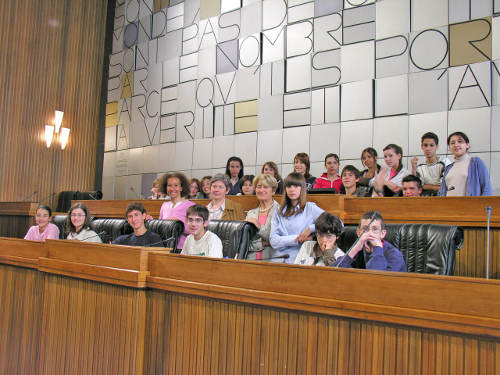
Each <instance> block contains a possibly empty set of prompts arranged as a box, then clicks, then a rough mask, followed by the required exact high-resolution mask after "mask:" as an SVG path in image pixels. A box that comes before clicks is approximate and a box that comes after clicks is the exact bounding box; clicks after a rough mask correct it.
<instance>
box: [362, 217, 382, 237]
mask: <svg viewBox="0 0 500 375" xmlns="http://www.w3.org/2000/svg"><path fill="white" fill-rule="evenodd" d="M370 221H371V220H370V219H364V220H361V227H360V228H358V230H357V232H358V237H359V236H360V235H361V233H363V231H364V230H365V228H366V227H367V226H368V224H370ZM366 233H368V234H369V235H370V236H372V237H374V238H376V239H377V240H379V241H382V240H383V239H384V237H385V235H386V233H387V232H386V231H385V230H382V223H381V222H380V220H375V221H374V222H373V223H372V225H370V228H369V229H368V230H367V231H366Z"/></svg>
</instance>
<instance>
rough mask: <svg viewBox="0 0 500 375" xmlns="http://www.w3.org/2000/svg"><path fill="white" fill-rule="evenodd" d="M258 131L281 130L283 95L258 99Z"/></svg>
mask: <svg viewBox="0 0 500 375" xmlns="http://www.w3.org/2000/svg"><path fill="white" fill-rule="evenodd" d="M258 116H259V117H258V121H259V131H265V130H277V129H282V128H283V95H274V96H267V97H264V98H262V97H261V98H259V103H258Z"/></svg>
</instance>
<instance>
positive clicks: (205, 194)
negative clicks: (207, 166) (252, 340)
mask: <svg viewBox="0 0 500 375" xmlns="http://www.w3.org/2000/svg"><path fill="white" fill-rule="evenodd" d="M211 179H212V176H203V178H202V179H201V191H199V192H198V194H196V197H195V199H212V193H211V192H210V180H211Z"/></svg>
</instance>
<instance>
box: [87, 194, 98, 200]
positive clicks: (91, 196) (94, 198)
mask: <svg viewBox="0 0 500 375" xmlns="http://www.w3.org/2000/svg"><path fill="white" fill-rule="evenodd" d="M88 194H89V197H90V198H92V199H93V200H95V201H96V200H97V198H96V197H94V196H93V195H92V194H91V193H88Z"/></svg>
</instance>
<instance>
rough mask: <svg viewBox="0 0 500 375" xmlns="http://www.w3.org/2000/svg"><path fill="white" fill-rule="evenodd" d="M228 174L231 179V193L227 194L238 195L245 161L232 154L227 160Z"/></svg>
mask: <svg viewBox="0 0 500 375" xmlns="http://www.w3.org/2000/svg"><path fill="white" fill-rule="evenodd" d="M226 174H227V175H228V176H229V179H230V180H231V184H230V188H229V193H228V194H227V195H237V194H238V193H241V191H240V178H242V177H243V175H244V173H243V161H242V160H241V159H240V158H239V157H237V156H231V157H230V158H229V159H228V160H227V164H226Z"/></svg>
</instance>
